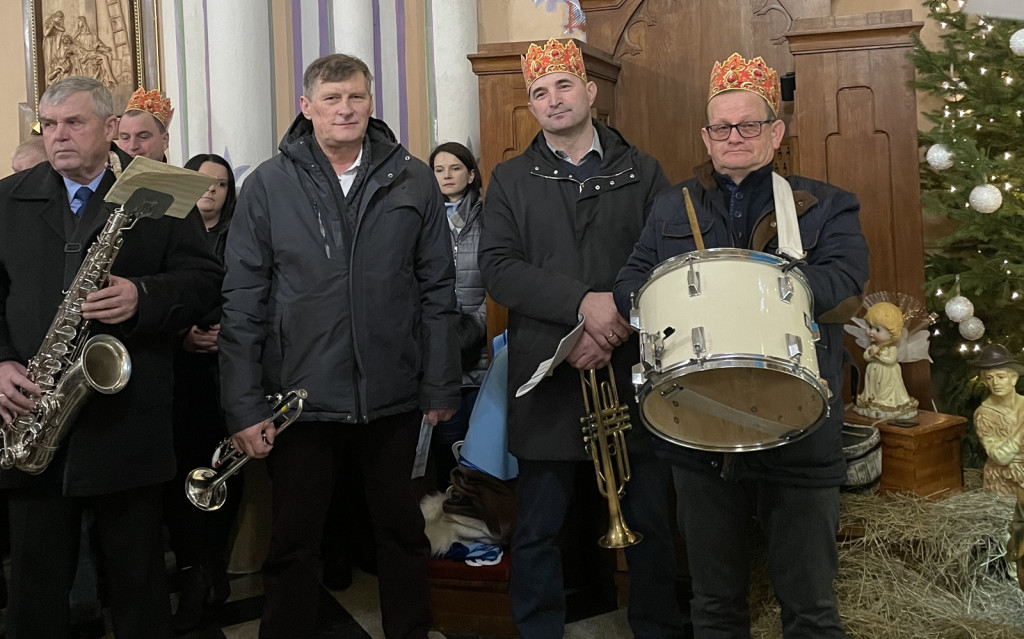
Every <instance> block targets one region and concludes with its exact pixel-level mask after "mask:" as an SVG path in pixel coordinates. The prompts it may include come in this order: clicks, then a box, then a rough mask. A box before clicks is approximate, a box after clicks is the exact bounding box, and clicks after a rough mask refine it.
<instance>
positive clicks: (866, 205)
mask: <svg viewBox="0 0 1024 639" xmlns="http://www.w3.org/2000/svg"><path fill="white" fill-rule="evenodd" d="M922 26H923V25H922V23H920V22H912V21H911V12H910V11H889V12H883V13H870V14H862V15H859V16H842V17H829V18H816V19H808V20H798V21H797V22H796V24H795V25H794V29H793V31H792V32H791V33H789V34H788V35H787V38H788V39H789V43H790V47H791V49H792V51H793V54H794V61H795V70H796V74H797V99H796V103H795V110H794V114H793V133H794V134H795V135H796V136H797V137H798V139H799V140H800V158H799V166H798V167H797V172H798V173H800V174H801V175H805V176H807V177H811V178H815V179H819V180H823V181H826V182H829V183H831V184H835V185H836V186H839V187H842V188H844V189H847V190H849V191H852V192H853V193H855V194H857V197H858V198H859V199H860V202H861V226H862V228H863V231H864V236H865V237H866V238H867V241H868V246H869V247H870V249H871V286H870V289H869V292H870V291H883V290H884V291H893V292H896V291H898V292H902V293H907V294H909V295H913V296H914V297H917V298H918V299H921V300H922V301H923V299H924V298H923V292H922V290H921V285H922V283H923V282H924V241H923V228H922V221H921V200H920V198H921V192H920V178H919V156H918V148H917V101H916V96H915V93H914V91H913V89H911V88H910V86H909V82H910V81H911V80H912V79H913V77H914V67H913V64H912V63H911V61H910V60H909V58H908V55H909V53H910V51H911V50H912V48H913V40H912V38H911V35H912V34H913V33H916V32H918V30H919V29H920V28H921V27H922ZM847 346H848V347H849V348H850V350H851V352H853V353H854V354H855V356H856V357H857V358H858V361H859V357H860V351H861V349H860V348H858V347H856V346H855V345H853V344H852V342H850V343H848V344H847ZM859 363H860V365H861V367H862V369H863V363H862V362H859ZM904 379H905V380H906V384H907V390H908V391H909V392H910V394H911V395H912V396H914V397H916V398H918V400H920V401H921V404H922V407H923V408H930V401H931V371H930V367H929V365H928V362H918V363H915V364H910V365H904Z"/></svg>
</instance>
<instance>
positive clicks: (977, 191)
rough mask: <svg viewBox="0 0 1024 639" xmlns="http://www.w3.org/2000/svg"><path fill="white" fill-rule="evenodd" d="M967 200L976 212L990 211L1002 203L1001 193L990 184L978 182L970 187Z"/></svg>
mask: <svg viewBox="0 0 1024 639" xmlns="http://www.w3.org/2000/svg"><path fill="white" fill-rule="evenodd" d="M967 201H968V202H970V203H971V208H972V209H974V210H975V211H977V212H978V213H992V212H993V211H995V210H996V209H998V208H999V207H1000V206H1002V205H1003V194H1002V193H1000V192H999V189H998V188H996V187H995V186H993V185H991V184H979V185H978V186H976V187H974V188H973V189H971V194H970V195H969V196H968V197H967Z"/></svg>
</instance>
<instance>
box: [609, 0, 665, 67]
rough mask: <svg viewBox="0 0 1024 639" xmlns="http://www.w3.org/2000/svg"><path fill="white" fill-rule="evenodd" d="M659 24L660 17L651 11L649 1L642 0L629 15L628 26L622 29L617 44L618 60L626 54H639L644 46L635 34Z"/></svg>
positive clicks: (616, 56) (616, 54) (616, 57)
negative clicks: (643, 0)
mask: <svg viewBox="0 0 1024 639" xmlns="http://www.w3.org/2000/svg"><path fill="white" fill-rule="evenodd" d="M656 24H658V18H657V17H656V16H655V15H654V14H653V13H652V12H651V10H650V5H649V4H648V3H647V2H641V3H640V4H639V5H637V7H636V10H635V11H633V14H632V15H631V16H629V19H628V20H627V21H626V26H625V27H623V29H622V34H621V35H620V36H619V41H618V43H616V45H615V54H614V55H615V59H616V60H618V59H620V58H622V56H624V55H637V54H639V53H640V52H642V51H643V46H642V45H641V44H640V42H639V39H638V38H636V37H635V36H636V35H637V34H638V33H639V32H642V31H645V30H646V29H647V27H653V26H654V25H656Z"/></svg>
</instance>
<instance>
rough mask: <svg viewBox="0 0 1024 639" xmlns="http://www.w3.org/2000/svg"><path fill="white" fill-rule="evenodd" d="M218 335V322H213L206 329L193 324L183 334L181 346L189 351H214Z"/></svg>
mask: <svg viewBox="0 0 1024 639" xmlns="http://www.w3.org/2000/svg"><path fill="white" fill-rule="evenodd" d="M218 335H220V324H214V325H213V326H211V327H210V328H209V329H208V330H203V329H201V328H199V327H198V326H193V327H192V328H190V329H189V331H188V333H186V334H185V339H184V341H183V342H182V344H181V346H182V348H184V349H185V350H186V351H188V352H189V353H216V352H217V336H218Z"/></svg>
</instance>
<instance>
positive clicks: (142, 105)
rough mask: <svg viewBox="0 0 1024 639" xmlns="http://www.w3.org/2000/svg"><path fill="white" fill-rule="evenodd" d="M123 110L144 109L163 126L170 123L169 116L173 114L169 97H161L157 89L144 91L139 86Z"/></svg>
mask: <svg viewBox="0 0 1024 639" xmlns="http://www.w3.org/2000/svg"><path fill="white" fill-rule="evenodd" d="M124 110H125V112H126V113H127V112H128V111H145V112H146V113H149V114H150V115H152V116H153V117H154V118H156V119H157V120H159V121H160V124H162V125H164V128H166V127H167V125H168V124H170V123H171V117H173V116H174V109H172V108H171V99H170V98H165V97H163V96H162V95H160V92H159V91H156V90H153V91H146V90H145V89H143V88H141V87H139V88H138V89H136V90H135V93H133V94H132V97H131V98H129V99H128V105H127V106H125V108H124Z"/></svg>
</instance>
